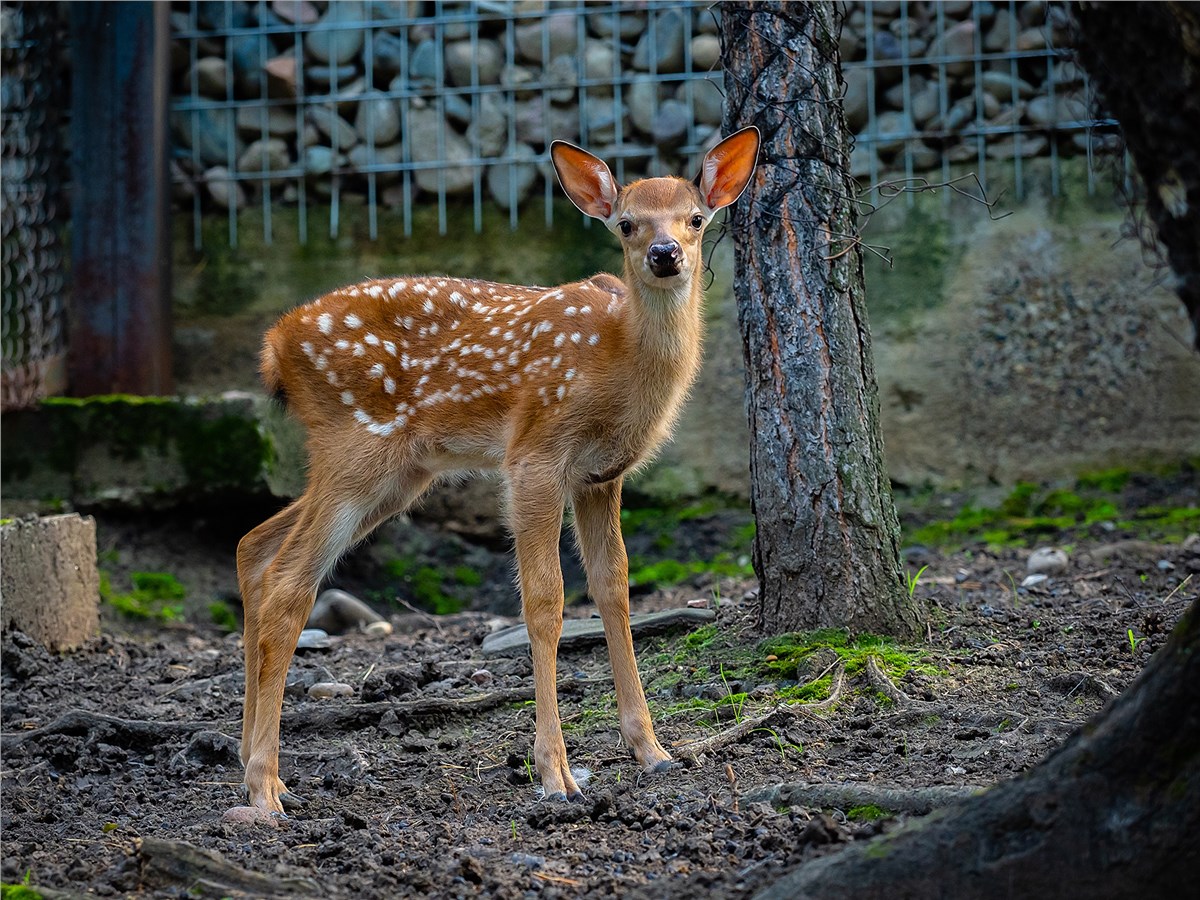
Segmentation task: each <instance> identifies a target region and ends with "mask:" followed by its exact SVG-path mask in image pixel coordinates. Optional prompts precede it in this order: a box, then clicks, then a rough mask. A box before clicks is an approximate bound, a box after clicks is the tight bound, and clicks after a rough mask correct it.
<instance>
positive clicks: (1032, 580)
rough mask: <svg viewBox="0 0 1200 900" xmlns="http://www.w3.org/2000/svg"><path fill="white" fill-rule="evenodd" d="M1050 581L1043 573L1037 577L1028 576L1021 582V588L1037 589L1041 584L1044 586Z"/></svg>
mask: <svg viewBox="0 0 1200 900" xmlns="http://www.w3.org/2000/svg"><path fill="white" fill-rule="evenodd" d="M1049 580H1050V576H1049V575H1042V574H1041V573H1039V574H1037V575H1026V576H1025V578H1024V579H1023V580H1022V581H1021V587H1023V588H1030V587H1037V586H1038V585H1039V584H1044V583H1045V582H1047V581H1049Z"/></svg>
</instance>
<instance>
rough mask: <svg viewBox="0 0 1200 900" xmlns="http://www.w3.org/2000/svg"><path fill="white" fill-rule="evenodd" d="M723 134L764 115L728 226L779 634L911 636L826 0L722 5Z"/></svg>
mask: <svg viewBox="0 0 1200 900" xmlns="http://www.w3.org/2000/svg"><path fill="white" fill-rule="evenodd" d="M722 17H723V18H722V34H723V38H724V48H723V51H722V57H723V63H724V68H725V83H726V89H727V94H728V96H727V103H726V112H725V126H726V130H727V131H728V132H732V131H733V130H735V129H737V128H741V127H744V126H746V125H757V126H758V128H759V130H760V131H761V132H762V136H763V153H762V158H761V160H760V165H759V167H758V169H757V171H756V173H755V176H754V180H753V181H752V182H751V186H750V189H749V190H748V191H747V195H746V198H745V199H744V200H743V202H742V203H740V204H737V205H736V206H735V207H734V210H735V211H734V213H733V216H732V219H731V223H730V225H731V231H732V233H733V239H734V254H735V260H736V266H735V272H736V274H735V277H734V291H735V293H736V296H737V301H738V319H739V322H740V325H741V330H742V338H743V351H744V355H745V363H746V383H747V388H746V407H747V415H748V417H749V420H750V431H751V434H752V436H753V437H752V445H751V457H750V475H751V482H752V498H753V504H754V511H755V515H756V517H757V520H758V537H757V539H756V541H755V546H754V568H755V571H756V572H757V574H758V577H759V579H760V582H761V585H762V588H761V593H760V595H759V608H758V612H759V623H760V626H761V627H762V629H763V630H765V631H767V632H769V633H778V632H782V631H790V630H796V629H808V628H819V627H829V626H838V627H846V628H849V629H850V630H851V631H855V632H863V631H870V632H881V633H886V634H892V635H897V636H905V637H908V636H914V635H916V634H918V633H919V632H920V629H921V616H920V614H919V612H918V609H917V606H916V604H915V603H914V602H913V601H912V600H911V598H910V597H909V596H908V594H907V592H906V591H905V590H904V587H903V583H902V578H901V574H900V571H901V569H900V544H899V525H898V522H897V518H896V510H895V506H894V504H893V502H892V494H891V487H890V485H889V483H888V479H887V474H886V470H885V468H884V460H883V444H882V439H881V438H880V432H879V400H878V389H877V386H876V382H875V370H874V364H873V362H872V359H871V338H870V333H869V331H868V329H867V318H866V309H865V307H864V305H863V269H862V254H861V252H860V250H859V247H858V245H857V244H856V243H854V241H853V240H852V238H851V236H852V235H853V234H854V233H855V223H854V213H853V210H852V207H851V202H852V197H853V196H854V189H853V185H852V182H851V179H850V174H849V152H850V145H849V132H848V130H847V128H846V121H845V116H844V114H843V111H842V105H841V101H840V97H841V70H840V66H841V63H840V59H839V55H838V33H839V29H840V26H841V23H840V21H839V20H838V19H837V16H836V12H835V5H834V4H833V3H828V2H821V3H778V2H776V3H748V4H741V3H737V4H735V3H726V4H722Z"/></svg>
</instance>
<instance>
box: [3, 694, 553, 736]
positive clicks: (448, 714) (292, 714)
mask: <svg viewBox="0 0 1200 900" xmlns="http://www.w3.org/2000/svg"><path fill="white" fill-rule="evenodd" d="M532 699H533V687H532V686H530V687H519V688H513V689H511V690H504V691H493V692H491V693H488V694H477V695H475V696H470V697H459V698H449V699H448V698H445V697H427V698H423V699H419V700H403V701H393V700H380V701H377V702H374V703H345V704H338V705H334V704H330V703H306V704H303V705H302V706H300V707H299V708H297V709H291V710H287V711H285V712H284V714H283V717H282V721H281V725H282V727H283V728H285V729H287V730H289V731H304V730H306V729H311V730H323V731H328V732H329V733H331V734H332V733H334V732H336V731H342V730H353V729H361V728H370V727H373V726H376V725H379V724H380V720H381V719H382V718H383V717H384V716H385V715H387V716H388V720H389V721H390V722H392V723H397V724H402V723H408V722H417V721H428V720H430V719H452V718H454V717H456V716H471V715H475V714H477V713H481V712H487V711H488V710H491V709H495V708H496V707H498V706H503V705H505V704H507V703H515V702H519V701H522V700H532ZM236 727H237V723H236V722H229V721H225V722H154V721H150V720H146V719H122V718H118V717H117V716H107V715H104V714H103V713H94V712H89V711H88V710H84V709H71V710H67V712H65V713H63V714H62V715H61V716H59V717H58V718H57V719H55V720H54V721H53V722H50V723H48V724H46V725H43V726H42V727H41V728H34V729H32V730H30V731H18V732H12V733H9V734H5V735H4V736H3V742H2V744H0V746H2V749H3V750H4V751H5V752H8V751H10V750H13V749H15V748H16V747H19V746H21V745H22V744H24V743H26V742H27V741H38V740H41V739H42V738H45V737H48V736H50V735H56V734H68V735H78V736H86V737H87V739H88V742H89V743H91V742H93V741H95V740H97V739H100V738H102V739H103V740H104V742H105V743H109V744H117V745H119V746H124V747H154V746H157V745H159V744H161V743H163V742H164V741H167V740H172V739H178V738H185V737H188V736H190V735H193V734H196V733H197V732H200V731H230V730H235V729H236Z"/></svg>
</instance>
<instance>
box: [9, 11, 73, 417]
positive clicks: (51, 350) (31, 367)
mask: <svg viewBox="0 0 1200 900" xmlns="http://www.w3.org/2000/svg"><path fill="white" fill-rule="evenodd" d="M57 6H58V4H54V3H5V4H3V6H2V7H0V48H2V60H0V61H2V65H3V70H4V78H3V81H2V82H0V86H2V92H3V142H2V143H3V147H2V155H3V161H2V168H0V191H2V205H0V219H2V221H3V245H2V259H3V317H2V324H3V334H2V342H3V381H2V385H0V404H2V405H3V408H4V409H5V410H12V409H20V408H23V407H28V406H31V405H33V404H34V403H36V402H37V400H38V399H40V398H41V397H44V396H47V395H48V394H53V393H58V392H61V391H62V390H63V389H64V387H65V382H66V324H67V323H66V301H67V297H66V277H65V274H64V271H63V255H64V254H63V243H62V236H61V224H62V222H63V221H64V220H65V219H66V218H67V217H66V215H65V214H60V207H61V204H62V192H61V185H62V177H61V176H62V167H63V165H64V163H65V156H64V153H65V149H64V146H63V141H62V139H61V137H60V132H59V115H58V113H59V110H60V109H61V108H62V96H61V94H62V92H61V91H60V90H59V82H58V79H59V77H60V71H61V70H60V69H59V67H58V61H59V52H58V50H59V47H60V46H61V44H60V41H61V34H62V26H61V20H60V18H59V13H58V9H57Z"/></svg>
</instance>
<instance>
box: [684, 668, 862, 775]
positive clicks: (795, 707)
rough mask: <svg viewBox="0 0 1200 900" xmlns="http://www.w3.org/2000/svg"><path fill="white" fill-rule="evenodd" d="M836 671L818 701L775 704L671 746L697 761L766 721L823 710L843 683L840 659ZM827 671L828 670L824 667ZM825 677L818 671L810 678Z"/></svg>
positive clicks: (690, 760) (823, 673)
mask: <svg viewBox="0 0 1200 900" xmlns="http://www.w3.org/2000/svg"><path fill="white" fill-rule="evenodd" d="M834 668H835V670H836V673H835V675H834V679H833V689H832V690H831V691H830V692H829V696H828V697H826V698H825V699H824V700H821V701H820V702H818V703H792V704H787V705H782V706H776V707H774V708H773V709H770V710H768V711H767V712H765V713H763V714H762V715H760V716H754V717H753V718H750V719H742V721H740V722H738V723H737V724H736V725H734V726H733V727H732V728H729V729H726V730H725V731H721V732H718V733H717V734H714V735H710V736H709V737H706V738H703V739H701V740H698V741H691V742H689V743H686V744H682V745H679V746H676V747H674V748H673V749H674V750H675V752H676V753H677V754H678V755H679V756H680V757H681V758H682V759H684V760H687V761H688V762H691V763H694V764H698V763H699V762H700V759H701V758H702V757H703V756H705V755H706V754H708V753H712V752H713V751H715V750H720V749H721V748H722V747H728V746H729V745H730V744H736V743H738V742H739V741H741V740H743V739H744V738H746V737H747V736H748V735H750V734H752V733H753V732H755V731H757V730H758V729H760V728H763V727H765V726H766V725H767V724H768V723H770V722H772V721H773V720H775V719H778V718H785V717H792V716H797V715H801V714H803V713H806V712H807V713H812V712H817V711H821V710H827V709H829V708H830V707H832V706H833V705H834V704H835V703H837V702H838V700H839V699H840V697H841V695H842V688H843V687H844V685H845V683H846V669H845V666H844V665H843V664H842V662H841V660H838V662H837V663H836V664H835V665H834ZM826 671H828V670H826ZM824 676H825V672H822V673H821V674H820V675H818V676H817V678H815V679H813V680H814V681H816V680H819V679H820V678H823V677H824Z"/></svg>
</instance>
